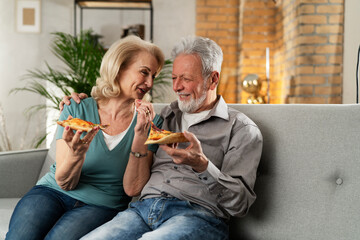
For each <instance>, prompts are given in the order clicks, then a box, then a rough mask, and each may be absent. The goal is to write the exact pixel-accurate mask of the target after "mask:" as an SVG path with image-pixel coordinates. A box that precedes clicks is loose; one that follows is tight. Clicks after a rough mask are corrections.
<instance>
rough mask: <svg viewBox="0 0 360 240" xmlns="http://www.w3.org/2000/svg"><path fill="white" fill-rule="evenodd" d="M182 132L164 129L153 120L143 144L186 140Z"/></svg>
mask: <svg viewBox="0 0 360 240" xmlns="http://www.w3.org/2000/svg"><path fill="white" fill-rule="evenodd" d="M188 141H189V140H187V138H185V136H184V134H183V133H173V132H171V131H167V130H164V129H160V128H158V127H157V126H156V125H155V124H154V123H153V122H152V123H151V129H150V134H149V137H148V139H147V140H146V142H145V144H154V143H158V144H170V143H178V142H188Z"/></svg>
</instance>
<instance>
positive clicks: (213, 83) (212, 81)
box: [209, 71, 220, 90]
mask: <svg viewBox="0 0 360 240" xmlns="http://www.w3.org/2000/svg"><path fill="white" fill-rule="evenodd" d="M219 79H220V74H219V72H218V71H212V72H211V74H210V77H209V89H210V90H214V89H216V87H217V85H218V84H219Z"/></svg>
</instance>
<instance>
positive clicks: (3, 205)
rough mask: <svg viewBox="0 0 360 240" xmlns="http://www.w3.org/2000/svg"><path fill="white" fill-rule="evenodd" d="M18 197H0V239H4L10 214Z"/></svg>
mask: <svg viewBox="0 0 360 240" xmlns="http://www.w3.org/2000/svg"><path fill="white" fill-rule="evenodd" d="M19 200H20V198H0V240H3V239H5V234H6V233H7V231H8V225H9V222H10V218H11V214H12V212H13V210H14V208H15V206H16V204H17V202H18V201H19Z"/></svg>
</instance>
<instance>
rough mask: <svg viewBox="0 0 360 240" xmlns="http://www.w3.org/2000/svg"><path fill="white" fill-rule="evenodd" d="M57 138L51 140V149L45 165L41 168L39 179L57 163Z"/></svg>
mask: <svg viewBox="0 0 360 240" xmlns="http://www.w3.org/2000/svg"><path fill="white" fill-rule="evenodd" d="M55 147H56V139H55V136H54V138H53V140H52V141H51V144H50V148H49V151H48V153H47V155H46V158H45V161H44V165H43V166H42V168H41V171H40V174H39V179H40V178H42V177H43V176H44V175H45V174H46V173H47V172H49V170H50V166H51V165H53V164H54V163H55V160H56V148H55Z"/></svg>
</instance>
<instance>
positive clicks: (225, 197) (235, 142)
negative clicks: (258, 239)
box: [160, 125, 262, 216]
mask: <svg viewBox="0 0 360 240" xmlns="http://www.w3.org/2000/svg"><path fill="white" fill-rule="evenodd" d="M184 134H185V136H186V137H187V138H188V139H189V140H190V142H191V143H190V146H189V147H188V148H186V149H174V148H171V147H170V146H165V145H161V146H160V147H161V148H162V149H163V150H164V151H165V152H167V153H168V154H169V155H170V156H171V157H172V158H173V159H174V162H176V163H178V164H181V163H182V164H187V165H190V166H192V168H193V170H194V174H196V175H197V176H198V178H199V179H201V181H202V182H203V183H205V184H206V185H207V186H208V189H209V191H210V193H211V194H212V195H213V196H215V198H216V201H217V204H218V205H219V206H221V208H222V209H223V210H224V211H226V212H227V213H228V214H229V215H231V216H243V215H245V214H246V213H247V211H248V209H249V207H250V206H251V204H252V203H253V202H254V201H255V198H256V195H255V193H254V191H253V187H254V184H255V180H256V172H257V167H258V164H259V161H260V156H261V151H262V135H261V133H260V130H259V129H258V128H257V127H256V126H255V125H246V126H243V127H241V128H240V129H239V130H237V131H236V132H235V133H234V135H233V136H232V138H231V140H230V144H229V148H228V149H227V152H226V153H225V155H224V159H223V161H222V166H221V169H218V168H217V167H216V166H215V165H214V164H213V163H212V162H211V161H210V160H211V156H208V157H207V156H205V155H204V154H203V153H202V150H201V145H200V143H199V142H198V140H197V139H196V137H195V136H194V135H193V134H191V133H190V134H191V135H192V136H193V137H194V138H195V139H196V140H197V141H194V140H193V138H192V137H190V138H189V133H186V132H184ZM199 149H200V150H201V151H199ZM196 159H197V160H196ZM204 159H206V160H207V166H206V169H205V170H204V171H202V172H201V168H202V167H204V166H205V165H204V164H202V162H203V160H204ZM204 162H206V161H204ZM194 166H202V167H200V168H196V167H195V168H194Z"/></svg>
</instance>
